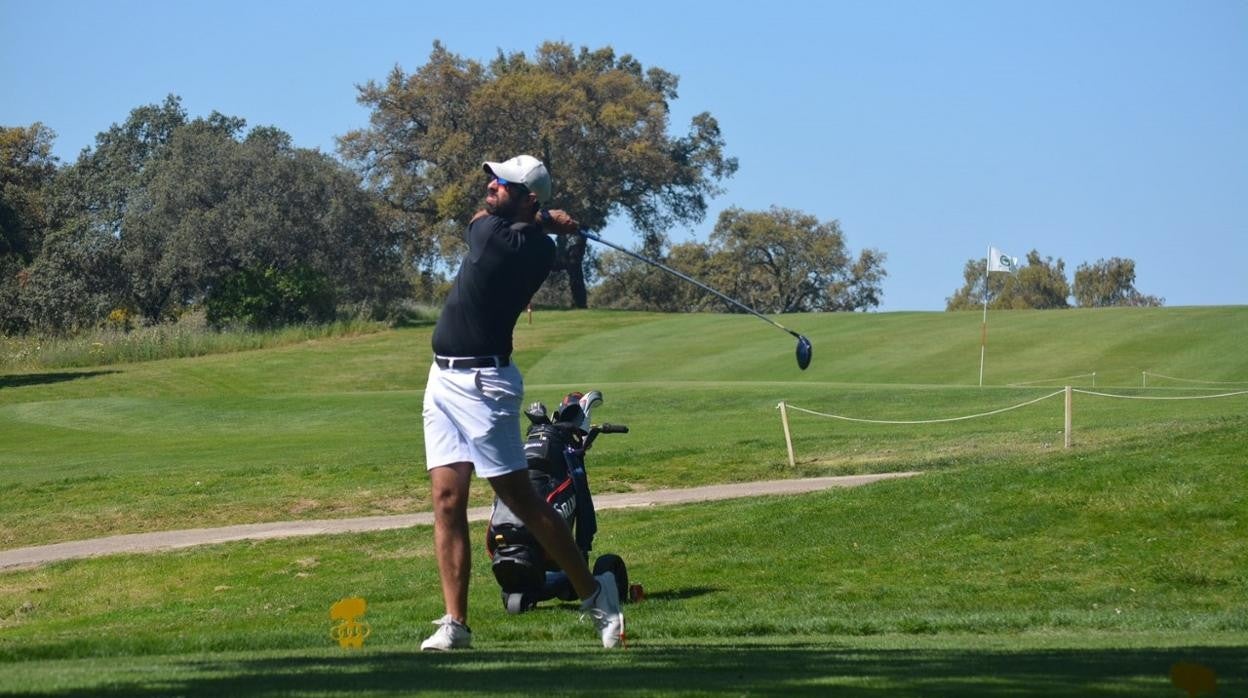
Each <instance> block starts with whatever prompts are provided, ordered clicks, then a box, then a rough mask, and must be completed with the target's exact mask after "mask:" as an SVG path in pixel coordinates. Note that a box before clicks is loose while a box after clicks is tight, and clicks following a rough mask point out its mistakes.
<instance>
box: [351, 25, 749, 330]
mask: <svg viewBox="0 0 1248 698" xmlns="http://www.w3.org/2000/svg"><path fill="white" fill-rule="evenodd" d="M677 84H678V79H677V77H676V76H675V75H673V74H671V73H669V72H667V71H664V70H662V69H660V68H656V67H651V68H648V69H646V68H643V66H642V64H641V63H640V62H639V61H637V60H636V59H634V58H633V57H632V56H629V55H623V56H617V55H616V54H615V52H614V50H612V49H611V48H610V47H604V48H600V49H596V50H591V49H589V48H586V47H582V48H581V49H580V50H579V51H576V50H573V48H572V46H571V45H569V44H566V43H559V42H547V43H543V44H542V45H540V46H539V47H538V48H537V50H536V51H535V53H534V55H533V56H532V58H530V57H528V56H526V55H525V54H524V53H509V54H508V53H503V52H501V51H500V52H499V54H498V55H497V57H496V58H495V59H494V60H493V61H491V62H490V63H489V64H488V65H485V64H482V63H480V62H477V61H474V60H470V59H465V58H463V57H461V56H459V55H456V54H454V53H452V52H451V51H449V50H447V49H446V47H444V46H443V45H442V44H441V43H439V42H435V43H434V46H433V50H432V52H431V53H430V55H429V60H428V61H427V62H426V63H425V64H424V65H423V66H420V67H419V68H418V69H417V70H416V71H415V72H413V73H411V74H408V73H406V72H404V71H403V70H402V69H401V68H399V67H395V68H394V70H393V71H391V73H390V75H389V76H388V77H387V79H386V80H385V82H384V83H377V82H373V81H370V82H368V83H366V84H365V85H363V86H361V87H360V88H359V101H360V103H361V104H363V105H365V106H367V107H368V108H370V109H371V110H372V111H371V115H370V119H369V127H368V128H365V129H359V130H355V131H351V132H350V133H348V134H346V135H345V136H343V137H342V138H341V139H340V141H339V145H340V151H341V153H342V154H343V156H344V157H345V158H346V160H347V161H348V162H349V163H351V164H352V165H354V166H355V167H356V168H358V169H359V171H360V172H361V173H362V174H363V175H364V178H365V181H366V182H367V183H368V185H369V186H370V187H371V188H373V189H374V190H375V191H377V192H379V193H381V194H382V195H383V196H384V197H385V200H386V201H387V202H388V203H389V204H390V206H391V207H392V209H393V212H394V215H395V216H396V217H397V218H398V219H400V220H401V221H402V224H401V227H402V229H403V231H404V233H405V252H406V256H407V260H408V263H409V264H411V265H413V266H418V267H421V268H424V269H429V268H431V267H432V266H434V265H437V264H439V263H446V262H452V261H453V260H454V259H455V258H457V257H458V256H459V254H461V249H460V248H459V244H460V241H461V239H462V234H463V228H464V226H465V225H466V224H467V222H468V220H469V218H470V217H471V215H472V213H473V212H474V211H475V210H477V209H478V208H480V205H481V200H482V197H483V196H484V190H485V185H486V180H485V176H484V174H483V173H482V170H481V163H482V162H483V161H485V160H502V159H506V158H509V157H512V156H514V155H517V154H519V153H528V154H531V155H534V156H535V157H537V158H539V159H541V160H542V161H543V162H545V163H546V165H547V168H548V169H549V170H550V172H551V175H552V178H553V180H554V185H555V186H554V200H553V201H552V202H551V203H550V207H551V208H563V209H566V210H568V211H569V212H571V213H572V214H573V215H574V216H575V217H576V218H577V219H578V220H579V221H580V222H581V223H582V224H583V225H585V226H586V227H588V228H590V229H591V230H600V229H601V228H602V227H604V226H605V225H606V222H607V220H608V219H610V218H611V217H612V216H613V215H615V214H619V213H623V214H626V215H627V216H628V217H629V219H630V220H631V222H632V224H633V226H634V227H635V228H636V229H637V230H638V231H640V233H641V234H642V236H643V239H649V240H651V241H653V240H657V239H659V238H661V237H662V235H663V232H664V231H665V230H667V229H668V228H669V227H671V226H673V225H676V224H680V223H694V222H697V221H700V220H701V219H702V218H703V217H704V216H705V214H706V210H707V200H708V198H709V197H711V196H714V195H716V194H718V193H719V192H720V190H719V188H718V186H717V182H719V181H720V180H722V179H723V178H725V177H729V176H731V175H732V174H733V173H734V172H735V171H736V169H737V162H736V159H735V158H730V157H727V156H726V155H725V154H724V140H723V138H722V136H721V134H720V131H719V125H718V123H717V122H716V120H715V119H714V117H712V116H711V115H710V114H709V113H705V112H703V113H701V114H698V115H697V116H694V117H693V118H692V120H691V122H690V124H689V129H688V131H687V133H686V134H685V135H684V136H679V137H675V136H671V135H669V134H668V114H669V102H670V101H672V100H674V99H676V97H677V91H676V90H677ZM559 244H560V263H561V267H562V268H563V269H564V270H566V271H567V272H568V285H569V288H570V291H571V294H572V296H573V299H572V300H573V303H574V304H575V305H577V306H584V305H585V300H586V294H585V280H584V267H583V265H582V263H583V257H584V240H582V239H579V238H574V239H570V240H569V239H566V238H560V239H559Z"/></svg>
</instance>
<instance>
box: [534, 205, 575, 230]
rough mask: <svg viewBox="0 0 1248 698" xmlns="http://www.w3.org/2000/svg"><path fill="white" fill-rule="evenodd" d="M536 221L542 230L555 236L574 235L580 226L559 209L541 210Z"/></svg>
mask: <svg viewBox="0 0 1248 698" xmlns="http://www.w3.org/2000/svg"><path fill="white" fill-rule="evenodd" d="M538 220H539V221H540V222H541V224H542V229H543V230H545V231H546V232H548V233H555V234H556V235H575V234H576V233H577V232H578V231H579V230H580V229H581V224H580V223H577V222H576V219H575V218H573V217H572V216H569V215H568V212H567V211H561V210H559V209H554V210H546V209H543V210H542V212H541V215H540V216H538Z"/></svg>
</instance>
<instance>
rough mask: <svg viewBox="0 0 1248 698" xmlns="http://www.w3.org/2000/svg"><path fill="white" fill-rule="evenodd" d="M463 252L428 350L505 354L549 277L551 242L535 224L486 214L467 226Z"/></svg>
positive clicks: (552, 259)
mask: <svg viewBox="0 0 1248 698" xmlns="http://www.w3.org/2000/svg"><path fill="white" fill-rule="evenodd" d="M467 241H468V254H467V255H466V256H465V257H464V261H463V264H461V265H460V267H459V272H458V273H457V274H456V275H455V282H454V284H452V286H451V292H450V295H448V296H447V298H446V304H445V305H444V306H442V314H441V315H440V316H438V324H437V326H436V327H434V329H433V352H434V353H435V354H437V355H439V356H507V355H509V354H511V349H512V344H511V341H512V340H511V335H512V331H513V330H514V329H515V326H516V320H518V319H519V318H520V313H522V312H524V309H525V308H526V307H527V306H528V305H529V301H531V300H532V299H533V295H534V294H535V293H537V290H538V289H539V288H541V286H542V283H543V282H545V281H546V277H547V276H549V275H550V270H551V268H553V267H554V263H555V242H554V240H551V239H550V238H549V237H548V236H547V235H546V234H545V233H544V232H542V228H541V226H539V225H535V224H533V223H512V222H511V221H510V220H507V219H506V218H500V217H498V216H495V215H486V216H482V217H481V218H478V219H477V220H475V221H473V222H472V223H471V224H470V225H469V226H468V236H467Z"/></svg>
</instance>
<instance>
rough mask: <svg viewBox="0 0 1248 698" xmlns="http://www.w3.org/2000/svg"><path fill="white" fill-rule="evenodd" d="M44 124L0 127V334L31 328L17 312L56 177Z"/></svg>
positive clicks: (48, 132)
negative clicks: (25, 270)
mask: <svg viewBox="0 0 1248 698" xmlns="http://www.w3.org/2000/svg"><path fill="white" fill-rule="evenodd" d="M55 138H56V134H55V133H53V132H52V130H51V129H49V128H47V127H46V126H44V125H43V124H41V123H38V122H36V123H34V124H31V125H30V126H29V127H22V126H17V127H12V128H10V127H7V126H0V332H18V331H22V330H24V329H25V328H26V327H27V325H28V323H27V321H26V320H25V319H24V318H23V317H22V316H21V314H20V312H19V302H18V293H19V290H20V286H21V284H22V283H24V279H26V278H27V275H26V274H25V273H24V272H23V270H24V269H25V268H26V267H27V266H29V264H30V263H31V262H32V261H33V260H34V258H35V256H36V255H37V254H38V253H39V248H40V247H41V246H42V244H43V238H44V236H45V235H46V233H47V229H48V211H47V193H48V189H49V187H50V185H51V184H52V182H53V180H54V178H55V176H56V157H54V156H53V155H52V142H53V140H54V139H55Z"/></svg>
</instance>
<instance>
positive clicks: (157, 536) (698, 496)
mask: <svg viewBox="0 0 1248 698" xmlns="http://www.w3.org/2000/svg"><path fill="white" fill-rule="evenodd" d="M911 475H918V473H914V472H906V473H882V474H878V475H849V476H844V477H817V478H807V479H802V480H767V481H763V482H744V483H738V484H732V485H708V486H706V487H691V488H688V489H679V490H654V491H652V492H626V493H623V494H599V495H595V496H594V508H595V509H597V510H599V511H601V510H604V509H624V508H628V507H646V506H656V505H660V504H683V503H688V502H706V501H711V500H718V499H735V498H738V497H755V496H759V495H777V494H799V493H802V492H814V491H817V490H823V489H828V488H830V487H858V486H860V485H866V484H869V483H872V482H876V481H879V480H887V479H891V478H898V477H908V476H911ZM489 516H490V509H489V507H477V508H473V509H469V510H468V518H469V520H470V521H485V520H487V519H489ZM432 524H433V514H432V513H430V512H422V513H419V514H401V515H398V516H370V517H365V518H357V519H322V520H312V521H278V522H273V523H261V524H242V525H239V526H224V527H222V528H191V529H186V530H181V531H158V532H155V533H132V534H128V535H121V536H109V537H107V538H94V539H91V540H80V541H70V542H67V543H55V544H52V545H39V546H34V547H29V548H16V549H13V550H0V569H8V568H14V567H32V566H36V565H41V564H45V563H49V562H56V561H58V560H72V559H77V558H84V557H96V556H99V555H112V554H114V553H144V552H152V551H156V550H174V549H177V548H189V547H192V546H196V545H210V544H213V543H227V542H230V541H238V540H263V539H266V538H291V537H294V536H316V535H327V534H334V533H357V532H362V531H384V530H387V529H394V528H409V527H412V526H430V525H432Z"/></svg>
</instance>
